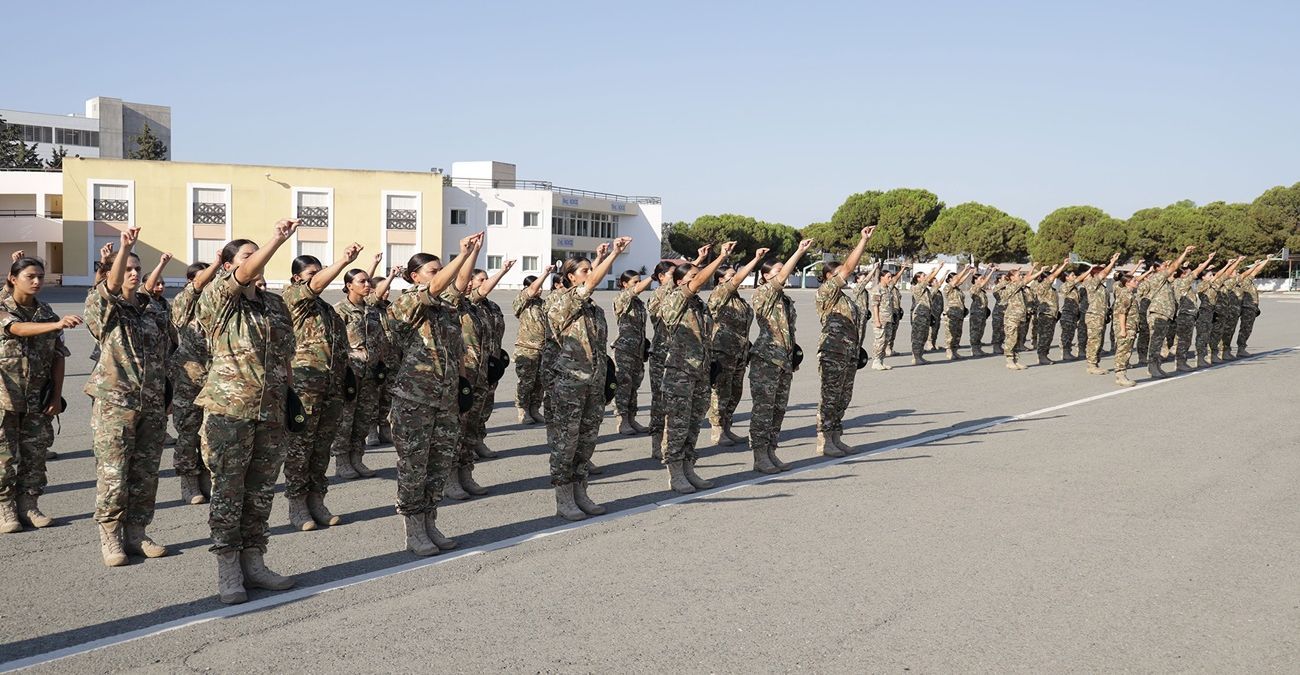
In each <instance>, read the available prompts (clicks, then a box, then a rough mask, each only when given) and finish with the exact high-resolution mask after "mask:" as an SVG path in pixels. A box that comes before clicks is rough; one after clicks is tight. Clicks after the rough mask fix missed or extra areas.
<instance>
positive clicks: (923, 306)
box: [912, 281, 933, 316]
mask: <svg viewBox="0 0 1300 675" xmlns="http://www.w3.org/2000/svg"><path fill="white" fill-rule="evenodd" d="M931 293H933V291H932V290H931V289H930V284H928V283H926V282H924V281H918V282H916V283H914V284H912V315H913V316H917V315H924V316H929V315H930V294H931Z"/></svg>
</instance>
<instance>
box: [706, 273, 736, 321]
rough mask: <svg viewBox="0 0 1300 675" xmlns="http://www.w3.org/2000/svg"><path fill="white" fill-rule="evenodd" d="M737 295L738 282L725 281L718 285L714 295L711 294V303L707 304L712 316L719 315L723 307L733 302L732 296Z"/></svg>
mask: <svg viewBox="0 0 1300 675" xmlns="http://www.w3.org/2000/svg"><path fill="white" fill-rule="evenodd" d="M735 294H736V282H734V281H724V282H722V283H720V284H718V285H717V286H716V287H715V288H714V289H713V292H712V293H709V301H708V302H707V303H705V306H706V307H707V308H708V310H709V313H710V314H717V313H718V310H720V309H722V306H723V305H725V304H727V302H728V301H730V300H731V296H733V295H735Z"/></svg>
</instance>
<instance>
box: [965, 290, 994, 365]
mask: <svg viewBox="0 0 1300 675" xmlns="http://www.w3.org/2000/svg"><path fill="white" fill-rule="evenodd" d="M993 275H994V271H993V269H989V270H987V271H985V272H984V273H983V274H980V275H978V276H976V277H975V279H974V281H972V282H971V285H970V353H971V356H984V330H985V328H987V326H988V322H989V296H988V287H989V282H990V281H991V280H992V279H993Z"/></svg>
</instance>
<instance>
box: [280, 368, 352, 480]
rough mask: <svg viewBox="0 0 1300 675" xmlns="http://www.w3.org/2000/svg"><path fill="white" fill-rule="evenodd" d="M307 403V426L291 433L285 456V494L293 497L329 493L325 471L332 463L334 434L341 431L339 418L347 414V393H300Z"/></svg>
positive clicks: (305, 403)
mask: <svg viewBox="0 0 1300 675" xmlns="http://www.w3.org/2000/svg"><path fill="white" fill-rule="evenodd" d="M298 395H299V396H300V397H301V398H302V402H303V406H304V407H307V408H308V412H307V428H306V429H303V430H302V432H300V433H296V434H292V433H291V434H289V437H288V438H287V439H286V440H287V441H288V443H287V444H286V445H287V451H286V453H285V456H284V496H286V497H288V498H289V499H294V498H296V497H305V496H307V495H308V494H311V493H318V494H325V491H326V489H327V488H328V487H329V479H328V478H326V477H325V471H326V470H327V469H329V466H330V455H331V454H332V453H331V450H332V449H333V447H334V438H335V437H336V436H337V435H338V430H339V419H340V418H341V417H342V416H343V397H342V396H339V395H337V394H336V395H333V396H330V397H329V398H321V397H320V396H319V395H311V394H303V393H301V392H300V393H299V394H298Z"/></svg>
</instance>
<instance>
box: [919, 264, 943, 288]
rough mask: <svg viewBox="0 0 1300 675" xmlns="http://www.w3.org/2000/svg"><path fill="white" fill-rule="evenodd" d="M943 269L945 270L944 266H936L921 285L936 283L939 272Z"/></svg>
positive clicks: (922, 280)
mask: <svg viewBox="0 0 1300 675" xmlns="http://www.w3.org/2000/svg"><path fill="white" fill-rule="evenodd" d="M942 269H943V265H936V266H935V268H934V269H932V270H930V273H929V274H927V275H925V278H923V279H921V283H922V284H931V283H934V279H935V277H937V276H939V271H940V270H942Z"/></svg>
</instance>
